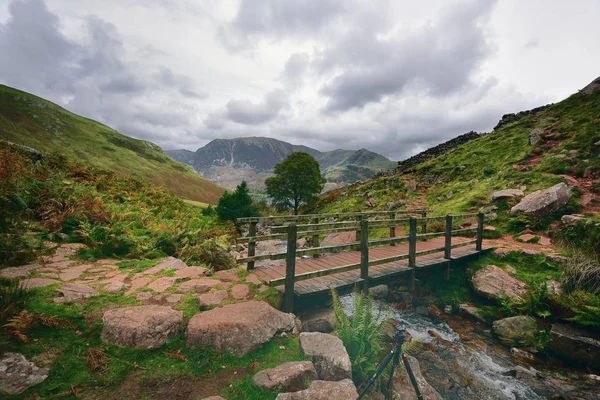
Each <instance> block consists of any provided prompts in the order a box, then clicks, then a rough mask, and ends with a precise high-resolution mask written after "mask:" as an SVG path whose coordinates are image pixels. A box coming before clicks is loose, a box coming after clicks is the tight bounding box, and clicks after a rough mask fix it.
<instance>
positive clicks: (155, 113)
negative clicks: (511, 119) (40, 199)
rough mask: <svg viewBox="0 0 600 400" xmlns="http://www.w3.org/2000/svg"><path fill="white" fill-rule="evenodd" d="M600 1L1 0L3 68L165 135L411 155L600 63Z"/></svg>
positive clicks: (80, 106) (171, 145)
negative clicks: (260, 139)
mask: <svg viewBox="0 0 600 400" xmlns="http://www.w3.org/2000/svg"><path fill="white" fill-rule="evenodd" d="M599 20H600V0H577V1H561V0H502V1H499V0H498V1H493V0H451V1H442V0H440V1H436V0H420V1H418V2H417V1H414V0H389V1H388V0H339V1H338V0H285V1H282V0H83V1H82V0H0V83H4V84H6V85H9V86H13V87H16V88H19V89H22V90H25V91H28V92H31V93H34V94H36V95H38V96H41V97H44V98H47V99H49V100H51V101H54V102H56V103H58V104H60V105H61V106H63V107H65V108H67V109H68V110H70V111H73V112H75V113H78V114H81V115H84V116H86V117H89V118H92V119H95V120H97V121H100V122H103V123H105V124H107V125H109V126H111V127H113V128H115V129H116V130H118V131H120V132H121V133H124V134H126V135H129V136H133V137H135V138H139V139H144V140H149V141H152V142H154V143H156V144H158V145H159V146H161V147H162V148H163V149H179V148H185V149H189V150H196V149H197V148H199V147H202V146H204V145H205V144H206V143H208V142H209V141H211V140H213V139H216V138H235V137H242V136H266V137H272V138H277V139H281V140H285V141H288V142H291V143H294V144H303V145H307V146H310V147H314V148H316V149H319V150H323V151H325V150H333V149H336V148H343V149H359V148H367V149H369V150H372V151H375V152H378V153H380V154H383V155H385V156H387V157H389V158H390V159H392V160H401V159H404V158H407V157H409V156H410V155H413V154H415V153H417V152H419V151H422V150H425V149H427V148H428V147H431V146H433V145H435V144H438V143H441V142H443V141H446V140H448V139H451V138H453V137H455V136H458V135H460V134H462V133H465V132H469V131H472V130H474V131H477V132H489V131H491V130H492V128H493V127H494V125H495V124H496V123H497V122H498V120H499V119H500V118H501V116H502V115H503V114H506V113H509V112H518V111H521V110H525V109H530V108H533V107H537V106H540V105H543V104H547V103H550V102H556V101H560V100H562V99H564V98H566V97H567V96H569V95H571V94H573V93H575V92H577V90H579V89H581V88H583V87H584V86H585V85H587V84H588V83H589V82H591V81H592V80H593V79H595V78H597V77H598V76H599V75H600V52H598V51H597V50H598V43H597V38H598V37H600V24H598V21H599Z"/></svg>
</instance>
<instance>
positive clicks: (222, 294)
mask: <svg viewBox="0 0 600 400" xmlns="http://www.w3.org/2000/svg"><path fill="white" fill-rule="evenodd" d="M227 297H228V295H227V291H226V290H217V291H215V292H211V293H204V294H201V295H199V296H198V306H200V308H203V309H204V308H207V307H210V306H215V305H217V304H221V303H222V302H223V300H225V299H226V298H227Z"/></svg>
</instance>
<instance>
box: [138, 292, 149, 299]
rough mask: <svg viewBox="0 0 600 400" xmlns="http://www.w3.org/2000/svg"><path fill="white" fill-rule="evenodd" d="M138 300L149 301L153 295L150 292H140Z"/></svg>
mask: <svg viewBox="0 0 600 400" xmlns="http://www.w3.org/2000/svg"><path fill="white" fill-rule="evenodd" d="M136 298H137V299H138V300H141V301H148V300H150V299H151V298H152V293H150V292H140V293H138V294H137V296H136Z"/></svg>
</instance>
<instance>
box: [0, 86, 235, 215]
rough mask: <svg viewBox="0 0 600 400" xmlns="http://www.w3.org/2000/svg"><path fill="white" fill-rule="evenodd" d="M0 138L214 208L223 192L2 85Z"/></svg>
mask: <svg viewBox="0 0 600 400" xmlns="http://www.w3.org/2000/svg"><path fill="white" fill-rule="evenodd" d="M0 139H3V140H7V141H10V142H14V143H17V144H21V145H25V146H29V147H33V148H34V149H37V150H39V151H41V152H59V153H63V154H64V155H66V156H67V157H68V158H70V159H72V160H74V161H77V162H79V163H84V164H89V165H92V166H95V167H99V168H102V169H105V170H109V171H114V172H119V173H125V174H129V175H133V176H138V177H141V178H145V179H147V180H149V181H150V182H152V183H154V184H157V185H159V186H162V187H164V188H166V189H168V190H169V191H170V192H172V193H173V194H175V195H177V196H179V197H182V198H185V199H189V200H194V201H199V202H203V203H209V204H216V203H217V201H218V199H219V198H220V197H221V195H222V194H223V191H224V190H223V188H221V187H219V186H217V185H215V184H214V183H212V182H209V181H207V180H206V179H203V178H202V177H200V176H199V175H198V174H197V173H195V172H194V171H193V170H192V169H191V168H189V167H188V166H186V165H183V164H180V163H177V162H175V161H173V159H172V158H170V157H168V156H167V155H166V154H165V153H164V152H163V151H162V149H161V148H160V147H158V146H157V145H155V144H154V143H151V142H147V141H144V140H137V139H133V138H130V137H128V136H125V135H123V134H121V133H119V132H117V131H115V130H114V129H111V128H109V127H108V126H106V125H103V124H101V123H99V122H96V121H93V120H91V119H87V118H84V117H81V116H79V115H76V114H73V113H71V112H69V111H67V110H65V109H64V108H62V107H60V106H58V105H56V104H54V103H51V102H49V101H47V100H44V99H42V98H40V97H37V96H34V95H32V94H29V93H26V92H23V91H20V90H17V89H13V88H10V87H8V86H4V85H0Z"/></svg>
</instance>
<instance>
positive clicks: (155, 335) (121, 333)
mask: <svg viewBox="0 0 600 400" xmlns="http://www.w3.org/2000/svg"><path fill="white" fill-rule="evenodd" d="M182 320H183V312H181V311H176V310H173V309H172V308H171V307H169V306H155V305H148V306H137V307H124V308H115V309H112V310H108V311H106V312H105V313H104V316H103V317H102V321H103V322H104V328H103V329H102V335H101V339H102V341H104V342H112V343H116V344H117V345H119V346H130V347H139V348H145V349H155V348H157V347H160V346H162V345H163V344H165V343H166V342H168V341H169V340H171V339H174V338H175V337H176V336H177V335H178V334H179V330H180V328H181V322H182Z"/></svg>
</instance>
